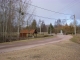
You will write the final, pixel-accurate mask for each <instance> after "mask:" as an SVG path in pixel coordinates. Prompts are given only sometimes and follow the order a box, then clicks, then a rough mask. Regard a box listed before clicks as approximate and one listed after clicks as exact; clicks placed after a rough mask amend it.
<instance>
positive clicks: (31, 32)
mask: <svg viewBox="0 0 80 60" xmlns="http://www.w3.org/2000/svg"><path fill="white" fill-rule="evenodd" d="M35 32H36V30H35V29H31V30H28V29H24V30H21V31H20V33H26V34H29V33H30V34H33V33H35Z"/></svg>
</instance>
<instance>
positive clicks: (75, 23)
mask: <svg viewBox="0 0 80 60" xmlns="http://www.w3.org/2000/svg"><path fill="white" fill-rule="evenodd" d="M73 16H74V33H75V35H76V19H75V15H73Z"/></svg>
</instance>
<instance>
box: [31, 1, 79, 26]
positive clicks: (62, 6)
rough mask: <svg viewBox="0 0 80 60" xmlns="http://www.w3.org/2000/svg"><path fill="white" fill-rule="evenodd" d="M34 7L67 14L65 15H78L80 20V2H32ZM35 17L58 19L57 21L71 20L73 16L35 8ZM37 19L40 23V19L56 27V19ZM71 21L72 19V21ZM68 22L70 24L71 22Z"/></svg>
mask: <svg viewBox="0 0 80 60" xmlns="http://www.w3.org/2000/svg"><path fill="white" fill-rule="evenodd" d="M32 5H36V6H39V7H42V8H45V9H48V10H52V11H56V12H60V13H65V14H71V15H74V14H75V15H76V20H77V19H78V20H79V19H80V0H32ZM34 14H35V15H39V16H43V17H49V18H56V19H59V18H60V19H70V17H71V15H62V14H58V13H54V12H53V13H52V12H49V11H46V10H42V9H39V8H35V13H34ZM35 19H36V20H37V21H38V20H39V19H41V20H44V21H45V23H46V24H50V23H52V24H53V25H54V21H55V20H54V19H53V20H49V19H44V18H39V17H35ZM70 20H71V19H70ZM70 20H69V21H68V23H69V22H70Z"/></svg>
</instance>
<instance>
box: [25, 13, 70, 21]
mask: <svg viewBox="0 0 80 60" xmlns="http://www.w3.org/2000/svg"><path fill="white" fill-rule="evenodd" d="M26 14H29V15H33V16H36V17H40V18H45V19H50V20H53V19H54V20H57V19H56V18H49V17H43V16H38V15H34V14H30V13H26ZM61 20H69V19H61Z"/></svg>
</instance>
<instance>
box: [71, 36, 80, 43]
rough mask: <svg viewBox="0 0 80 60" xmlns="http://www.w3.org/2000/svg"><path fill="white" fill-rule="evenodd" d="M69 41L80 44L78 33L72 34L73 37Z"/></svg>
mask: <svg viewBox="0 0 80 60" xmlns="http://www.w3.org/2000/svg"><path fill="white" fill-rule="evenodd" d="M71 41H73V42H75V43H78V44H80V34H77V35H73V38H72V39H71Z"/></svg>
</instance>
